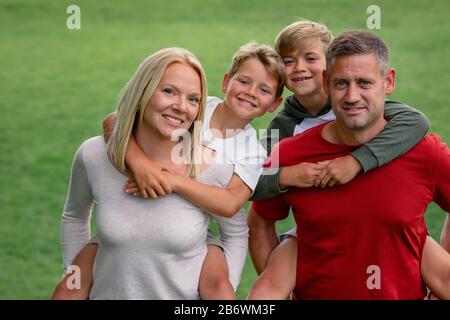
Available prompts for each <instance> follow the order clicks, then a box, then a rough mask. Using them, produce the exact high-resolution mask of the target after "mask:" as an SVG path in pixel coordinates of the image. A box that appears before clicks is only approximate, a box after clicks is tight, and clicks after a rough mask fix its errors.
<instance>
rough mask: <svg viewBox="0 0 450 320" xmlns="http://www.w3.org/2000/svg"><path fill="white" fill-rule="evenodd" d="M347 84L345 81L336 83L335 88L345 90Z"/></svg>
mask: <svg viewBox="0 0 450 320" xmlns="http://www.w3.org/2000/svg"><path fill="white" fill-rule="evenodd" d="M346 85H347V84H346V83H345V81H338V82H336V83H335V85H334V86H335V87H336V88H338V89H341V88H345V86H346Z"/></svg>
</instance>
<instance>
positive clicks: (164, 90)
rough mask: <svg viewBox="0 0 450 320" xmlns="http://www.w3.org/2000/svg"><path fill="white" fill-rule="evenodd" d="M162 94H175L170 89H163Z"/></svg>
mask: <svg viewBox="0 0 450 320" xmlns="http://www.w3.org/2000/svg"><path fill="white" fill-rule="evenodd" d="M163 92H164V93H167V94H169V95H170V94H175V90H173V89H172V88H164V89H163Z"/></svg>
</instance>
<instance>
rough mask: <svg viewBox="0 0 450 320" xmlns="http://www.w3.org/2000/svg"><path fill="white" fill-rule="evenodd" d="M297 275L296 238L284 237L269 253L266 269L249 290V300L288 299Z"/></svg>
mask: <svg viewBox="0 0 450 320" xmlns="http://www.w3.org/2000/svg"><path fill="white" fill-rule="evenodd" d="M296 275H297V238H295V237H292V236H288V237H286V238H285V239H284V240H283V241H282V242H281V243H280V244H279V245H278V246H277V247H276V248H275V249H274V250H273V251H272V253H271V255H270V257H269V260H268V261H267V267H266V269H264V271H263V272H262V273H261V274H260V276H259V277H258V278H257V279H256V281H255V283H254V284H253V286H252V288H251V289H250V292H249V295H248V297H247V299H249V300H273V299H280V300H281V299H288V298H289V296H290V294H291V292H292V291H293V290H294V288H295V282H296Z"/></svg>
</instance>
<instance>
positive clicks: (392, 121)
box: [352, 100, 430, 172]
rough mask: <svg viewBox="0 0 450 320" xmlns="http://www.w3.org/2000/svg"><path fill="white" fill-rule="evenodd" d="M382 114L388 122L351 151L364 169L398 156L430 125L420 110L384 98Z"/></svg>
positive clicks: (426, 130)
mask: <svg viewBox="0 0 450 320" xmlns="http://www.w3.org/2000/svg"><path fill="white" fill-rule="evenodd" d="M384 116H385V118H386V119H387V120H388V123H387V125H386V127H385V128H384V129H383V131H382V132H381V133H380V134H379V135H378V136H376V137H375V138H374V139H372V140H371V141H369V142H368V143H366V144H364V145H363V146H362V147H360V148H359V149H357V150H355V151H353V153H352V155H353V156H354V157H355V158H356V159H357V160H358V162H359V163H360V164H361V167H362V170H363V171H364V172H368V171H369V170H372V169H374V168H376V167H379V166H382V165H385V164H386V163H388V162H390V161H392V160H394V159H395V158H398V157H400V156H401V155H402V154H404V153H405V152H407V151H409V150H410V149H411V148H412V147H414V146H415V145H416V144H417V143H418V142H420V141H421V140H422V139H423V137H424V136H425V134H426V133H427V132H428V130H429V128H430V123H429V121H428V119H427V118H426V117H425V116H424V115H423V113H421V112H420V111H418V110H415V109H413V108H411V107H409V106H407V105H405V104H402V103H399V102H395V101H389V100H387V101H386V103H385V109H384Z"/></svg>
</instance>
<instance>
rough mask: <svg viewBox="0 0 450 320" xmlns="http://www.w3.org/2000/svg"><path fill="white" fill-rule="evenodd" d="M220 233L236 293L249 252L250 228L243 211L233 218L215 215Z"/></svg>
mask: <svg viewBox="0 0 450 320" xmlns="http://www.w3.org/2000/svg"><path fill="white" fill-rule="evenodd" d="M213 217H214V219H215V220H216V222H217V226H218V227H219V231H220V239H221V240H222V244H223V249H224V254H225V257H226V259H227V264H228V272H229V278H230V282H231V284H232V285H233V288H234V290H235V291H236V289H237V287H238V285H239V282H240V280H241V273H242V270H243V269H244V265H245V259H246V258H247V251H248V226H247V218H246V216H245V212H244V210H243V209H241V210H239V211H238V212H237V213H236V214H235V215H234V216H233V217H232V218H224V217H220V216H217V215H213Z"/></svg>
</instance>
